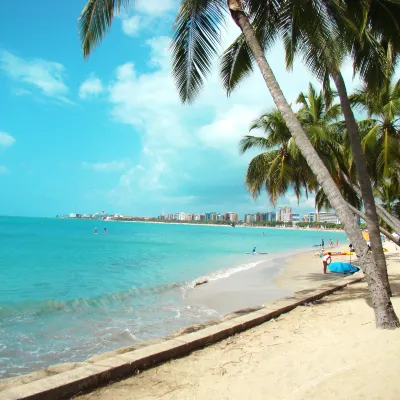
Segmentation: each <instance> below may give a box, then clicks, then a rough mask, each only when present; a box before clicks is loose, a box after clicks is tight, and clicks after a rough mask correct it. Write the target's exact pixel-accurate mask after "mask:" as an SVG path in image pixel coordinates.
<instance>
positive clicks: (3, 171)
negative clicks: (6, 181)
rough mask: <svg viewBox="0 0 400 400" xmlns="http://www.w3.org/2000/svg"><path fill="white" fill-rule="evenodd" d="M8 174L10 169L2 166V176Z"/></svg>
mask: <svg viewBox="0 0 400 400" xmlns="http://www.w3.org/2000/svg"><path fill="white" fill-rule="evenodd" d="M7 173H8V168H7V167H6V166H4V165H0V175H2V174H7Z"/></svg>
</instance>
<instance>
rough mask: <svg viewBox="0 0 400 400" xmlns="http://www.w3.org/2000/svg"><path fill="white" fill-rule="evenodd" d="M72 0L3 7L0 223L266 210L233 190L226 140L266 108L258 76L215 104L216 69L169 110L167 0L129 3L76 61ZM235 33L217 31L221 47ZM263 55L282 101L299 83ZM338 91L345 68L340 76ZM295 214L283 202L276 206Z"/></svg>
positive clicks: (173, 99)
mask: <svg viewBox="0 0 400 400" xmlns="http://www.w3.org/2000/svg"><path fill="white" fill-rule="evenodd" d="M84 5H85V1H84V0H73V1H70V2H56V3H55V2H54V1H50V0H41V1H24V2H23V4H22V1H20V0H19V1H14V2H5V3H4V4H3V5H2V12H1V14H0V105H1V114H0V184H1V193H2V195H1V196H0V215H27V216H43V215H46V216H53V215H56V214H63V213H69V212H98V211H100V210H106V211H107V212H119V213H124V214H131V215H158V214H159V213H161V212H162V210H164V211H165V212H175V211H184V212H204V211H206V210H215V211H219V212H225V211H236V212H238V213H240V214H243V213H245V212H256V211H263V210H264V211H266V210H270V209H272V207H271V206H270V204H269V201H268V198H267V196H266V195H265V194H263V195H262V196H261V197H260V199H259V200H258V201H256V202H255V201H254V200H252V198H251V196H250V195H249V194H248V193H247V192H246V189H245V186H244V175H245V171H246V164H247V163H248V161H249V157H250V156H239V155H238V151H237V145H238V141H239V140H240V138H241V136H243V135H245V134H247V132H248V126H249V123H250V121H251V120H252V119H253V118H254V117H256V116H257V115H259V114H260V112H261V111H263V110H265V109H268V108H270V107H272V105H273V103H272V99H271V97H270V95H269V93H268V91H267V89H266V87H265V85H264V84H263V81H262V79H261V77H260V75H259V73H258V72H256V73H255V74H254V75H253V76H251V77H250V78H248V79H247V80H246V81H245V82H244V83H243V84H242V85H241V87H240V88H239V89H238V90H237V91H235V93H233V95H232V96H231V97H230V98H229V99H227V98H226V95H225V93H224V91H223V89H222V87H221V85H220V83H219V79H218V70H217V63H216V68H215V69H214V71H213V73H212V76H211V77H210V79H209V80H208V82H207V84H206V86H205V88H204V90H203V92H202V94H201V96H200V97H199V98H198V100H197V101H196V102H195V103H194V104H193V105H190V106H182V105H181V104H180V102H179V99H178V96H177V93H176V90H175V87H174V84H173V80H172V78H171V68H170V56H169V53H168V34H169V33H170V26H171V22H172V21H173V18H174V15H175V13H176V9H177V0H164V1H162V2H161V1H159V0H137V1H136V7H135V10H134V11H133V10H130V11H129V12H127V13H123V14H122V15H121V16H120V17H118V18H116V19H115V22H114V25H113V28H112V30H111V32H110V34H109V35H107V37H106V38H105V40H104V41H103V43H102V44H101V45H100V47H98V48H97V49H96V50H95V51H94V52H93V54H92V55H91V57H90V58H89V59H88V60H87V61H84V60H83V57H82V54H81V50H80V43H79V35H78V25H77V18H78V17H79V14H80V12H81V10H82V8H83V6H84ZM237 34H238V30H237V28H236V27H235V26H233V25H232V24H228V26H227V28H226V32H224V37H223V42H224V43H225V44H229V43H230V42H231V41H232V40H233V39H234V38H235V37H236V35H237ZM268 58H269V60H270V62H271V65H272V67H273V69H274V71H275V73H276V76H277V78H278V80H279V82H280V83H281V86H282V88H283V90H284V93H285V95H286V96H287V98H288V99H289V100H290V101H293V100H294V99H295V98H296V97H297V94H298V93H299V92H300V91H301V90H306V89H307V85H308V82H309V80H311V78H310V76H309V74H308V72H307V71H306V69H305V68H304V67H303V66H302V65H301V63H298V64H297V65H296V66H295V71H294V72H293V73H290V74H289V73H287V72H286V71H285V70H284V57H283V51H282V49H281V47H280V46H279V45H277V46H276V47H275V48H274V49H272V50H271V52H270V54H269V55H268ZM345 75H346V76H347V78H348V79H347V80H348V83H349V84H350V86H353V85H354V83H352V82H351V71H350V68H347V69H346V74H345ZM280 204H290V205H292V206H293V207H295V208H297V209H299V210H300V212H303V211H304V212H305V211H309V210H311V209H312V208H313V206H314V199H313V198H310V199H308V200H306V199H303V200H302V201H301V203H300V206H299V207H297V201H296V199H295V197H294V196H293V195H292V194H289V195H288V196H287V197H286V198H285V199H282V200H281V201H280Z"/></svg>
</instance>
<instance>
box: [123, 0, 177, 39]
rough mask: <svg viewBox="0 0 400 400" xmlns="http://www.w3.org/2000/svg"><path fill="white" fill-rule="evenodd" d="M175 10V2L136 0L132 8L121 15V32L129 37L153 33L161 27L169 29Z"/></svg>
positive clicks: (167, 0)
mask: <svg viewBox="0 0 400 400" xmlns="http://www.w3.org/2000/svg"><path fill="white" fill-rule="evenodd" d="M177 9H178V1H177V0H162V1H160V0H136V1H135V4H134V6H133V7H131V8H130V9H128V10H127V12H122V13H121V20H122V31H123V32H124V33H125V35H127V36H129V37H136V36H138V34H139V33H144V32H146V33H147V34H149V33H155V32H156V31H159V30H160V26H161V25H163V26H168V27H170V25H171V23H172V21H173V17H174V13H173V12H172V11H176V10H177Z"/></svg>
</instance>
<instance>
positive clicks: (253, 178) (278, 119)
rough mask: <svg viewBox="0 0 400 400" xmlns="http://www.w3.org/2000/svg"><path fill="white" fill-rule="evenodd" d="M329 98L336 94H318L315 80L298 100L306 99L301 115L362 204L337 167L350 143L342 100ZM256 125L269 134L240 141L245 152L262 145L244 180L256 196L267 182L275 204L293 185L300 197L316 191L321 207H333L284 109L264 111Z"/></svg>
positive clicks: (348, 193) (347, 190)
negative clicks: (288, 125) (289, 124)
mask: <svg viewBox="0 0 400 400" xmlns="http://www.w3.org/2000/svg"><path fill="white" fill-rule="evenodd" d="M325 98H331V96H324V93H323V92H322V91H320V92H319V93H318V94H317V92H316V91H315V89H314V87H313V86H312V84H310V85H309V89H308V93H307V94H304V93H300V95H299V96H298V99H297V104H301V108H300V110H299V111H298V113H297V118H298V119H299V120H300V123H301V125H302V126H303V128H304V130H305V131H306V133H307V135H308V137H309V139H310V141H311V143H312V144H313V146H314V148H315V149H316V150H317V152H318V155H319V156H320V158H321V160H323V162H324V164H325V165H326V166H327V168H328V170H329V171H330V173H331V176H332V178H333V179H334V181H335V183H336V185H337V186H338V188H339V189H340V190H341V193H342V195H343V197H344V198H345V200H346V201H347V202H348V203H350V204H351V205H352V206H354V207H356V208H357V209H360V208H361V202H360V198H359V197H358V196H357V194H356V193H355V192H354V191H353V190H352V188H351V187H350V186H349V185H348V184H347V183H346V181H344V180H343V179H342V177H341V175H340V174H339V173H338V168H339V167H338V164H339V163H344V162H345V161H344V158H345V157H343V155H346V147H347V143H346V141H344V138H345V132H344V124H343V121H341V120H340V117H341V110H340V106H339V105H338V104H334V105H331V104H326V102H325ZM253 129H261V130H263V131H264V134H265V137H264V136H250V135H247V136H245V137H244V138H243V139H242V140H241V141H240V145H239V150H240V153H242V154H243V153H245V152H246V151H248V150H250V149H253V148H257V149H260V150H263V153H261V154H259V155H257V156H255V157H254V158H253V159H252V160H251V161H250V163H249V165H248V169H247V173H246V179H245V182H246V185H247V188H248V190H249V191H250V192H251V193H252V195H253V197H254V198H257V197H258V196H259V194H260V193H261V191H262V189H263V188H265V189H266V191H267V194H268V197H269V199H270V201H271V203H272V205H274V206H275V205H276V202H277V200H278V198H279V197H281V196H284V195H285V194H286V193H287V190H288V188H289V187H291V188H292V189H293V191H294V193H295V195H296V197H297V199H298V200H299V198H300V196H301V195H302V193H303V192H304V193H305V195H306V196H308V193H311V192H313V191H316V199H315V200H316V206H317V208H318V209H321V208H327V209H331V208H332V207H331V205H330V203H329V200H328V199H327V197H326V196H325V193H324V191H323V190H322V189H321V188H320V187H319V185H318V183H317V181H316V179H315V176H314V175H313V174H312V172H311V170H310V168H309V167H308V164H307V162H306V160H305V159H304V157H303V156H302V155H301V153H300V152H299V149H298V148H297V146H296V144H295V143H294V140H293V138H292V137H291V135H290V131H289V129H288V127H287V125H286V123H285V121H284V119H283V118H282V115H281V114H280V113H279V111H277V110H273V111H270V112H267V113H265V114H263V115H261V116H260V117H259V118H257V119H256V120H255V121H254V122H253V124H252V125H251V127H250V130H253ZM265 150H266V151H265ZM342 168H343V167H342ZM345 169H346V171H347V170H348V168H345ZM350 174H351V173H350Z"/></svg>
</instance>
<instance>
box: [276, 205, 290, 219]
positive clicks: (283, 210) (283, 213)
mask: <svg viewBox="0 0 400 400" xmlns="http://www.w3.org/2000/svg"><path fill="white" fill-rule="evenodd" d="M276 220H277V221H280V222H284V223H285V222H292V207H290V206H282V207H279V210H278V213H277V215H276Z"/></svg>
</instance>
